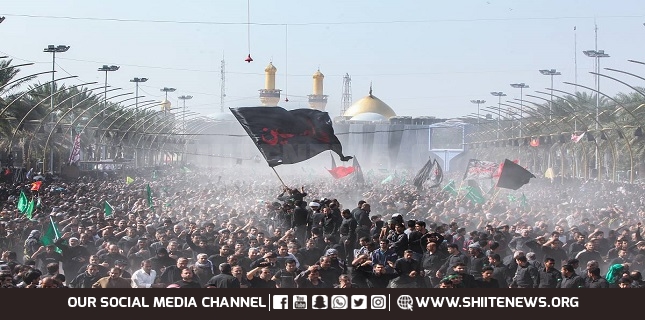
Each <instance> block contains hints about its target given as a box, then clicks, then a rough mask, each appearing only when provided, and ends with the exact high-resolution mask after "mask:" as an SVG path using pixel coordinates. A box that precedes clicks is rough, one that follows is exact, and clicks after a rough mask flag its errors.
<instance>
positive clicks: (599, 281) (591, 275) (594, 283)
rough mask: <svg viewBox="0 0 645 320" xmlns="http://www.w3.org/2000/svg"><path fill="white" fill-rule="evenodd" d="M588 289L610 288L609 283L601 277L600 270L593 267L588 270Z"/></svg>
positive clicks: (586, 283) (586, 284)
mask: <svg viewBox="0 0 645 320" xmlns="http://www.w3.org/2000/svg"><path fill="white" fill-rule="evenodd" d="M585 286H586V287H587V288H596V289H600V288H609V282H607V280H606V279H605V278H603V277H602V276H601V275H600V268H598V267H592V268H589V269H587V281H585Z"/></svg>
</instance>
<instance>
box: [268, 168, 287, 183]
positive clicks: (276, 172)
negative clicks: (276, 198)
mask: <svg viewBox="0 0 645 320" xmlns="http://www.w3.org/2000/svg"><path fill="white" fill-rule="evenodd" d="M271 169H272V170H273V172H275V175H276V176H277V177H278V179H279V180H280V183H282V186H284V187H286V186H287V185H286V184H284V181H282V178H280V175H279V174H278V171H275V168H274V167H271Z"/></svg>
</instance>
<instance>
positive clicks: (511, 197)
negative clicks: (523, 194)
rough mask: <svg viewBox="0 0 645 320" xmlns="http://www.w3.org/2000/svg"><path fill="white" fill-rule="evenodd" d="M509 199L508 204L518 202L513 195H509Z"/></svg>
mask: <svg viewBox="0 0 645 320" xmlns="http://www.w3.org/2000/svg"><path fill="white" fill-rule="evenodd" d="M507 198H508V202H515V201H517V198H515V196H514V195H512V194H509V195H508V196H507Z"/></svg>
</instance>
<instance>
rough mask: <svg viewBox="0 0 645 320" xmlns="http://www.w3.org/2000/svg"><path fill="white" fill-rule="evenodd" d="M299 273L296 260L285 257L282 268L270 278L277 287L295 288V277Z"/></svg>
mask: <svg viewBox="0 0 645 320" xmlns="http://www.w3.org/2000/svg"><path fill="white" fill-rule="evenodd" d="M299 273H300V271H299V270H298V268H297V267H296V260H294V259H287V260H285V262H284V268H282V269H280V270H278V272H276V273H275V274H274V275H273V278H271V280H273V281H275V283H276V287H277V288H296V286H297V285H296V282H295V278H296V276H297V275H298V274H299Z"/></svg>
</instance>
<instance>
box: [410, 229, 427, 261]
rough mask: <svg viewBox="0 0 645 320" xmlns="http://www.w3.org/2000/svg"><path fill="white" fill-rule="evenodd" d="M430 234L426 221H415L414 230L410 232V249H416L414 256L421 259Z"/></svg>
mask: <svg viewBox="0 0 645 320" xmlns="http://www.w3.org/2000/svg"><path fill="white" fill-rule="evenodd" d="M411 221H414V220H411ZM428 235H429V233H428V230H426V223H425V221H414V230H412V231H410V233H408V249H410V250H412V251H414V258H415V259H417V260H419V261H421V258H422V256H423V252H424V251H425V248H426V243H428Z"/></svg>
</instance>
